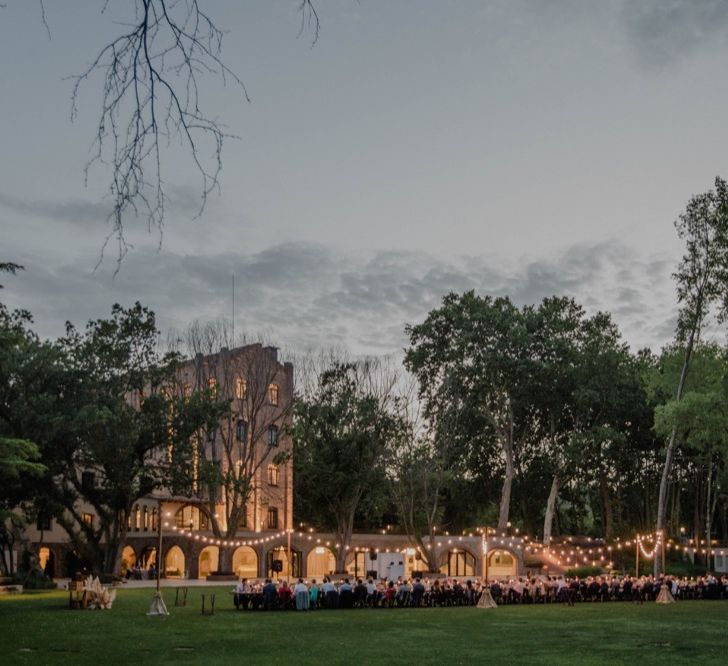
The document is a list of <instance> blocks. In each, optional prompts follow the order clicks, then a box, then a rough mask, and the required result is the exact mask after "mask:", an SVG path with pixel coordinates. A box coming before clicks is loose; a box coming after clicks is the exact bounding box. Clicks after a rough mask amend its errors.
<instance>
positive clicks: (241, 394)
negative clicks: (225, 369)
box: [235, 377, 248, 400]
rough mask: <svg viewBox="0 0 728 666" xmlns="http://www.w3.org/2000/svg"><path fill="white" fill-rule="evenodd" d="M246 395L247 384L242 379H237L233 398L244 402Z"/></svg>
mask: <svg viewBox="0 0 728 666" xmlns="http://www.w3.org/2000/svg"><path fill="white" fill-rule="evenodd" d="M247 395H248V382H246V381H245V380H244V379H243V378H242V377H238V378H237V379H236V380H235V397H236V398H237V399H238V400H245V396H247Z"/></svg>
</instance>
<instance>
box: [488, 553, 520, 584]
mask: <svg viewBox="0 0 728 666" xmlns="http://www.w3.org/2000/svg"><path fill="white" fill-rule="evenodd" d="M517 567H518V562H517V561H516V558H515V557H514V556H513V554H512V553H509V552H508V551H507V550H502V549H501V550H494V551H493V552H492V553H488V578H508V577H510V576H515V575H516V573H517V571H516V569H517Z"/></svg>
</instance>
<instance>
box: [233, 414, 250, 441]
mask: <svg viewBox="0 0 728 666" xmlns="http://www.w3.org/2000/svg"><path fill="white" fill-rule="evenodd" d="M247 432H248V424H247V423H246V422H245V421H243V419H238V422H237V423H236V424H235V437H236V438H237V440H238V441H239V442H244V441H245V439H246V437H245V435H246V434H247Z"/></svg>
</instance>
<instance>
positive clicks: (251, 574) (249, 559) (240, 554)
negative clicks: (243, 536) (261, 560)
mask: <svg viewBox="0 0 728 666" xmlns="http://www.w3.org/2000/svg"><path fill="white" fill-rule="evenodd" d="M233 571H234V572H235V575H236V576H238V577H239V578H257V577H258V554H257V553H256V552H255V551H254V550H253V549H252V548H251V547H250V546H240V548H236V549H235V552H234V553H233Z"/></svg>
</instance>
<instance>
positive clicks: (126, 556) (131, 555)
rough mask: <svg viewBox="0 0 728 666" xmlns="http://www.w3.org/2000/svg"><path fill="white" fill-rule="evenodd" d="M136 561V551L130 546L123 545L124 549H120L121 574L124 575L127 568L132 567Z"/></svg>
mask: <svg viewBox="0 0 728 666" xmlns="http://www.w3.org/2000/svg"><path fill="white" fill-rule="evenodd" d="M136 562H137V556H136V551H135V550H134V549H133V548H132V547H131V546H124V549H123V550H122V551H121V573H122V575H124V574H125V573H126V572H127V571H128V570H129V569H133V568H134V565H135V564H136Z"/></svg>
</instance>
